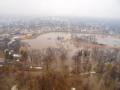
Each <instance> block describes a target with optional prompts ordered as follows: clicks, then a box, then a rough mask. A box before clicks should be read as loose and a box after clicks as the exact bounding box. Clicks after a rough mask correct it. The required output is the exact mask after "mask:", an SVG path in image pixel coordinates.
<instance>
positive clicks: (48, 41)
mask: <svg viewBox="0 0 120 90" xmlns="http://www.w3.org/2000/svg"><path fill="white" fill-rule="evenodd" d="M73 36H78V37H83V36H95V38H96V42H97V43H98V44H104V45H108V46H117V47H119V46H120V39H118V38H114V37H112V36H104V37H103V36H101V35H94V34H78V33H77V34H76V33H73V34H70V33H64V32H51V33H45V34H42V35H40V36H38V37H37V38H35V39H28V40H24V42H26V43H28V44H29V45H30V48H34V49H43V48H48V47H54V48H57V47H59V46H60V45H63V46H65V47H73V44H72V43H71V42H70V40H71V38H72V37H73Z"/></svg>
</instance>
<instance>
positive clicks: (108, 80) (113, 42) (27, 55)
mask: <svg viewBox="0 0 120 90" xmlns="http://www.w3.org/2000/svg"><path fill="white" fill-rule="evenodd" d="M0 78H1V79H0V90H10V89H11V90H17V89H18V90H119V89H120V20H116V19H99V18H98V19H97V18H78V17H69V18H68V17H37V18H36V17H34V18H29V17H14V18H13V17H9V18H8V17H4V18H3V17H2V18H1V21H0Z"/></svg>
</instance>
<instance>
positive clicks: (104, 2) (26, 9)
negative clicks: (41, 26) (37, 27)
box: [0, 0, 120, 19]
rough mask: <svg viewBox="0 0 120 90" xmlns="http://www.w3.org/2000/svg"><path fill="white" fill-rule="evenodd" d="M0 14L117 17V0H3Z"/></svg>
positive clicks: (118, 6) (119, 12)
mask: <svg viewBox="0 0 120 90" xmlns="http://www.w3.org/2000/svg"><path fill="white" fill-rule="evenodd" d="M0 15H5V16H8V15H11V16H69V17H91V18H119V19H120V1H119V0H19V1H18V0H4V1H0Z"/></svg>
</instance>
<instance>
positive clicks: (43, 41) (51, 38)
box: [24, 32, 68, 49]
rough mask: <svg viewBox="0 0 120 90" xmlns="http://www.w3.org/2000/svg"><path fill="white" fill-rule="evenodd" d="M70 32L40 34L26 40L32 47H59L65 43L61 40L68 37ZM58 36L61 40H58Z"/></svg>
mask: <svg viewBox="0 0 120 90" xmlns="http://www.w3.org/2000/svg"><path fill="white" fill-rule="evenodd" d="M67 35H68V33H61V32H58V33H54V32H53V33H46V34H42V35H40V36H38V37H37V38H35V39H28V40H24V41H25V42H26V43H28V44H29V45H30V47H31V48H34V49H44V48H48V47H54V48H57V47H58V46H59V45H60V44H62V45H64V43H63V42H62V41H61V40H63V39H64V37H66V36H67ZM58 37H59V38H60V40H58Z"/></svg>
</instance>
